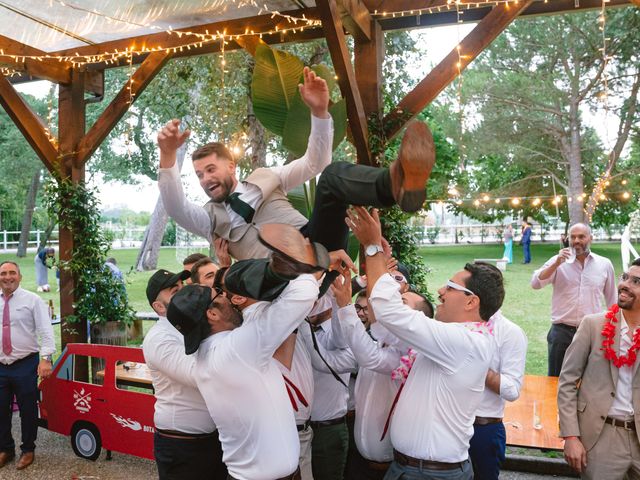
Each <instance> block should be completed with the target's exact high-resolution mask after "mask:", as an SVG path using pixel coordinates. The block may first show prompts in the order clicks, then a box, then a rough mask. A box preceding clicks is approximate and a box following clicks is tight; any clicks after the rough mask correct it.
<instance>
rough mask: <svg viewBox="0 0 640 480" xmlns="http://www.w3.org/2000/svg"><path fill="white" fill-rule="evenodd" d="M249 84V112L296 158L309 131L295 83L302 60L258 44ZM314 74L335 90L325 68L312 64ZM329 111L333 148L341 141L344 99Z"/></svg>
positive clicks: (298, 80)
mask: <svg viewBox="0 0 640 480" xmlns="http://www.w3.org/2000/svg"><path fill="white" fill-rule="evenodd" d="M255 62H256V63H255V68H254V71H253V79H252V82H251V98H252V101H253V110H254V112H255V115H256V117H257V118H258V120H260V122H261V123H262V125H264V127H265V128H266V129H268V130H270V131H271V132H273V133H275V134H276V135H278V136H281V137H282V146H283V147H285V148H286V149H287V150H288V151H289V152H291V153H292V154H293V155H294V156H296V157H300V156H302V155H303V154H304V152H305V151H306V149H307V141H308V139H309V134H310V132H311V116H310V113H309V108H308V107H307V106H306V105H305V104H304V102H303V100H302V97H301V96H300V91H299V89H298V84H299V83H301V82H302V70H303V68H304V64H303V62H302V60H300V59H299V58H298V57H296V56H295V55H293V54H290V53H287V52H285V51H282V50H276V49H272V48H270V47H268V46H265V45H259V46H258V47H257V49H256V55H255ZM312 68H313V69H314V71H315V72H316V73H317V74H318V75H319V76H321V77H322V78H324V79H325V80H327V83H328V85H329V87H330V88H331V87H333V88H332V89H335V80H334V79H333V74H332V73H331V71H330V70H329V68H328V67H326V66H325V65H315V66H313V67H312ZM329 112H330V113H331V116H332V117H333V120H334V136H333V148H334V149H335V148H336V147H337V146H338V145H339V144H340V142H341V141H342V140H343V139H344V136H345V134H346V128H347V109H346V104H345V102H344V99H340V100H339V101H338V102H336V103H333V104H332V105H331V106H330V107H329Z"/></svg>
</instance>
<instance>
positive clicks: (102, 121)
mask: <svg viewBox="0 0 640 480" xmlns="http://www.w3.org/2000/svg"><path fill="white" fill-rule="evenodd" d="M169 58H171V55H170V54H169V53H167V52H154V53H151V54H149V56H148V57H147V59H146V60H145V61H144V62H143V63H142V65H140V66H139V67H138V69H137V70H136V71H135V72H134V74H133V75H132V76H131V79H130V80H128V81H127V83H126V84H125V85H124V86H123V87H122V89H121V90H120V92H119V93H118V95H116V97H115V98H114V99H113V101H112V102H111V103H110V104H109V105H108V106H107V108H105V110H104V112H102V114H101V115H100V117H99V118H98V120H96V123H95V124H94V125H93V126H92V127H91V130H89V132H88V133H87V135H85V136H84V137H83V138H82V140H81V141H80V143H79V145H78V161H79V162H80V163H83V164H84V163H85V162H86V161H87V160H88V159H89V157H90V156H91V155H92V154H93V152H95V151H96V149H97V148H98V147H99V146H100V144H101V143H102V141H103V140H104V139H105V138H107V135H109V132H111V130H113V127H115V126H116V124H117V123H118V121H120V119H121V118H122V116H123V115H124V114H125V113H126V112H127V110H128V109H129V108H130V106H131V102H132V101H134V100H135V99H136V98H137V97H138V95H140V94H141V93H142V92H143V91H144V89H145V88H146V87H147V85H149V83H150V82H151V80H153V78H154V77H155V76H156V75H157V74H158V72H160V70H161V69H162V67H163V66H164V65H165V63H167V60H169Z"/></svg>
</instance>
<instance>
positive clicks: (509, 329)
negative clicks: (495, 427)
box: [476, 310, 527, 418]
mask: <svg viewBox="0 0 640 480" xmlns="http://www.w3.org/2000/svg"><path fill="white" fill-rule="evenodd" d="M489 323H490V325H492V328H493V343H494V352H493V357H492V358H491V363H490V366H489V368H490V369H491V370H493V371H494V372H498V373H499V374H500V395H498V394H497V393H495V392H494V391H493V390H491V389H490V388H485V389H484V393H483V394H482V400H481V401H480V406H479V407H478V411H477V412H476V416H478V417H489V418H501V417H503V416H504V405H505V402H514V401H516V400H517V399H518V397H520V389H521V388H522V381H523V379H524V368H525V362H526V359H527V336H526V335H525V333H524V332H523V331H522V329H521V328H520V327H519V326H518V325H516V324H515V323H513V322H512V321H511V320H509V319H507V318H506V317H505V316H504V315H502V313H501V312H500V311H499V310H498V311H497V312H496V313H495V314H494V315H493V316H492V317H491V319H490V320H489Z"/></svg>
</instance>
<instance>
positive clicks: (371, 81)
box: [0, 0, 640, 346]
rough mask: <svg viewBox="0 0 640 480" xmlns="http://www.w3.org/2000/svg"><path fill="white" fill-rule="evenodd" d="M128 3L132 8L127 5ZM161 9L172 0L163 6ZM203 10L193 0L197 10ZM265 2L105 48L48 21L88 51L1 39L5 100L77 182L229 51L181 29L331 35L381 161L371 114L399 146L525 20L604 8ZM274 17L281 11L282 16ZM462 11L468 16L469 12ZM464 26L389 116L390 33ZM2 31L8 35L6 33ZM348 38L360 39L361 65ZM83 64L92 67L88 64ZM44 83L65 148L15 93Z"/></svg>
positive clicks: (64, 247) (69, 337) (535, 3)
mask: <svg viewBox="0 0 640 480" xmlns="http://www.w3.org/2000/svg"><path fill="white" fill-rule="evenodd" d="M630 2H631V3H634V4H635V5H637V6H639V7H640V0H609V1H608V2H607V4H606V5H607V6H608V7H613V6H621V5H627V4H629V3H630ZM14 3H16V2H14ZM57 3H58V4H61V5H64V4H63V3H62V2H57ZM66 3H69V2H66ZM110 3H112V4H113V3H118V0H111V2H110ZM120 3H122V4H127V3H129V2H128V1H127V0H122V1H121V2H120ZM147 3H148V2H147ZM152 3H153V2H152ZM159 3H163V2H162V1H161V0H160V1H159ZM194 3H196V2H193V1H192V2H190V4H191V5H193V4H194ZM203 3H205V0H203ZM260 3H261V4H262V3H265V4H266V7H268V8H267V10H273V11H269V12H268V13H262V14H259V13H260V12H259V11H253V12H252V11H251V9H250V8H249V9H247V8H245V9H242V8H238V10H237V12H236V13H234V12H231V13H230V12H229V11H227V12H226V13H225V19H224V20H220V19H219V18H218V16H215V17H214V16H212V17H211V18H208V19H207V18H202V16H200V17H199V19H198V24H197V25H196V24H194V25H188V26H186V27H183V28H178V29H175V30H173V29H171V30H164V31H157V30H156V31H154V32H152V33H145V34H143V35H138V36H126V35H122V38H120V37H117V38H113V39H110V40H107V41H101V42H94V41H91V40H90V39H86V38H82V37H81V36H79V35H75V34H74V33H73V32H69V31H68V30H66V29H62V28H61V27H59V26H57V25H56V24H55V23H53V22H50V21H49V22H47V23H48V25H47V28H52V29H56V28H58V31H59V32H62V34H63V35H67V36H70V37H72V38H73V39H74V40H75V41H77V42H80V43H81V45H80V46H74V47H72V48H65V49H59V50H53V51H43V50H42V49H40V48H36V47H35V46H33V45H31V44H29V42H28V41H27V42H24V43H23V42H20V41H17V40H16V39H15V38H9V36H6V35H2V34H0V67H5V68H8V69H11V70H12V71H13V72H14V75H13V76H11V77H9V76H2V75H0V103H2V106H3V107H4V109H5V110H6V111H7V113H8V114H9V116H10V117H11V118H12V120H13V121H14V122H15V124H16V125H17V127H18V128H19V129H20V131H21V132H22V134H23V135H24V137H25V138H26V139H27V141H28V142H29V144H30V145H31V146H32V147H33V149H34V150H35V152H36V153H37V155H38V156H39V158H40V159H41V160H42V162H43V164H44V165H45V166H46V167H47V169H48V170H49V171H51V172H53V171H56V170H57V171H59V172H61V173H62V175H63V176H65V177H68V178H71V179H72V180H73V181H74V182H83V181H84V179H85V164H86V162H87V160H88V159H89V158H90V157H91V155H92V154H93V153H94V152H95V150H96V149H97V148H98V147H99V146H100V144H101V143H102V142H103V141H104V140H105V138H106V137H107V135H108V134H109V132H110V131H111V130H112V129H113V128H114V127H115V125H116V124H117V122H118V121H119V120H120V119H121V118H122V116H123V115H124V114H125V113H126V112H127V110H128V109H129V108H130V105H131V101H132V100H135V98H137V97H138V96H139V95H140V94H141V93H142V92H143V91H144V89H145V88H146V86H147V85H148V84H149V83H150V82H151V81H152V80H153V78H154V77H155V76H156V75H157V74H158V72H160V71H161V69H162V67H163V66H164V65H165V64H166V63H167V62H168V61H169V60H171V59H174V58H180V57H186V56H194V55H203V54H208V53H215V52H219V51H220V50H221V42H216V41H209V42H208V41H203V42H201V43H199V44H195V45H193V44H191V45H189V48H183V47H184V45H185V43H186V41H185V38H183V36H186V35H181V34H179V32H190V33H189V35H193V34H200V35H208V34H209V32H224V34H223V35H224V38H226V39H227V40H228V43H227V44H226V45H225V46H224V49H225V51H229V50H233V49H238V48H242V46H246V45H247V44H250V43H252V42H251V41H250V40H249V41H248V40H247V39H250V38H251V36H250V35H248V32H249V33H251V34H252V35H253V38H254V42H253V43H255V39H258V38H259V39H261V40H262V41H264V42H266V43H268V44H278V43H288V42H302V41H307V40H312V39H318V38H325V39H326V42H327V45H328V48H329V52H330V55H331V59H332V61H333V66H334V68H335V71H336V74H337V76H338V82H339V85H340V89H341V92H342V95H343V96H344V97H345V99H346V103H347V113H348V118H349V128H350V130H351V138H352V141H353V144H354V146H355V148H356V151H357V158H358V162H359V163H363V164H372V157H371V152H370V150H369V146H368V140H367V139H368V131H367V118H369V117H370V116H371V115H377V116H379V118H382V124H383V125H384V130H385V131H384V133H385V136H386V137H387V138H389V139H390V138H392V137H393V136H395V135H396V134H398V133H399V132H400V131H401V129H402V127H403V126H404V124H405V123H406V122H407V121H409V120H410V119H411V118H413V117H414V116H415V115H417V114H418V113H420V112H421V111H422V110H423V109H424V108H425V107H426V106H427V105H428V104H429V103H430V102H432V101H433V100H434V99H435V98H436V96H437V95H438V94H439V93H440V92H441V91H442V90H443V89H444V88H445V87H446V86H447V85H449V84H450V83H451V82H452V81H453V80H454V79H455V78H456V76H457V75H459V73H460V72H461V71H462V70H464V68H465V67H466V66H467V65H468V64H469V63H471V62H472V61H473V60H474V59H475V58H476V57H477V56H478V55H479V54H480V53H481V52H482V51H483V50H484V49H485V48H486V47H487V46H488V45H489V44H490V43H491V42H492V41H493V40H494V39H495V38H496V37H497V36H498V35H499V34H500V33H501V32H502V31H503V30H504V29H505V28H506V27H507V26H508V25H509V24H510V23H511V22H512V21H513V20H514V19H515V18H516V17H518V16H528V15H542V14H550V13H557V12H564V11H574V10H579V9H594V8H600V7H601V6H602V0H515V1H513V0H512V1H511V2H505V1H504V0H497V1H486V0H481V1H478V2H475V1H474V2H470V1H469V0H457V1H456V0H316V1H315V5H313V3H314V2H311V1H309V0H268V1H266V2H260ZM283 6H285V7H286V9H283V8H282V7H283ZM3 7H4V8H7V7H6V6H4V5H3ZM271 7H272V8H271ZM254 10H257V9H254ZM285 10H286V11H285ZM1 11H2V9H1V8H0V12H1ZM275 11H278V12H282V13H281V14H280V13H278V14H274V13H273V12H275ZM459 12H463V15H460V13H459ZM23 13H25V18H30V19H31V20H32V21H33V19H34V18H35V19H36V20H37V19H38V12H37V11H32V12H23ZM183 13H186V14H188V13H189V12H183ZM287 16H289V17H287ZM290 17H295V18H297V19H300V18H304V19H306V20H310V21H313V20H316V21H317V22H315V23H314V24H312V23H306V24H305V26H304V28H297V29H296V30H293V31H292V29H291V26H292V24H291V21H290ZM216 19H217V20H216ZM60 20H61V21H62V20H63V19H60ZM458 20H461V21H463V22H478V23H477V25H476V26H475V28H474V29H473V30H472V31H471V32H470V33H469V34H468V35H467V36H466V37H465V39H464V40H462V42H461V43H460V45H459V46H458V48H459V51H460V54H459V51H458V48H455V49H453V50H452V51H451V53H449V54H448V55H447V56H446V57H445V58H444V59H443V60H442V61H441V62H440V63H439V64H438V65H437V66H435V67H434V68H433V69H432V70H431V72H429V73H428V74H427V75H426V76H425V78H424V79H423V80H422V81H421V82H420V83H418V85H417V86H416V87H415V88H414V89H413V90H412V91H410V92H409V93H408V94H407V95H406V96H405V97H404V98H403V99H402V100H401V101H400V102H399V104H398V105H397V107H396V108H394V109H393V110H392V111H390V112H387V113H386V114H385V112H383V111H382V100H381V86H382V75H381V71H382V63H383V59H384V32H385V31H387V30H397V29H415V28H425V27H431V26H436V25H445V24H455V23H457V22H458ZM4 23H7V22H3V24H4ZM0 33H5V30H3V28H2V27H0ZM346 35H351V36H353V39H354V47H355V48H354V62H353V63H352V62H351V54H350V52H349V50H348V48H347V43H346ZM108 52H132V53H131V54H129V55H127V56H120V57H119V58H115V57H113V56H110V57H107V56H105V54H106V53H108ZM87 57H93V58H92V59H93V60H94V61H86V59H87ZM80 58H82V59H84V60H83V61H80V60H79V59H80ZM129 64H135V65H138V68H137V69H136V71H135V73H133V75H132V76H131V78H130V79H129V80H128V81H127V83H126V84H125V85H123V87H122V89H121V90H120V92H119V93H118V94H117V95H116V97H115V98H114V99H113V100H112V101H111V102H110V103H109V104H108V105H106V106H105V109H104V111H103V113H102V114H101V116H100V117H99V119H98V120H97V121H96V122H95V124H94V125H93V126H91V128H90V129H89V130H88V131H87V129H86V123H85V106H86V103H87V101H88V100H91V101H95V100H96V99H101V97H102V95H103V93H104V75H105V70H107V69H109V68H114V67H119V66H124V65H129ZM15 72H17V75H16V74H15ZM39 79H43V80H49V81H51V82H53V83H56V84H58V85H59V90H58V109H59V118H58V121H59V126H58V140H57V142H55V141H52V139H51V137H50V134H49V132H48V131H47V130H46V128H45V123H44V122H43V120H42V119H41V118H39V117H38V116H37V115H36V114H35V113H34V112H33V111H32V109H31V108H30V107H29V105H28V104H27V103H26V102H25V100H24V99H23V98H22V97H21V96H20V94H19V93H18V92H17V91H16V90H15V88H14V85H15V84H16V83H20V82H26V81H31V80H39ZM87 96H88V97H89V98H87ZM62 214H63V215H64V213H62ZM80 233H81V232H80ZM74 241H75V238H74V232H71V231H69V230H66V229H62V228H61V230H60V258H61V259H62V260H68V259H69V258H70V255H71V252H72V249H73V245H74ZM73 291H74V279H73V278H72V276H71V275H70V274H69V273H68V272H65V271H63V272H62V275H61V291H60V304H61V309H60V310H61V316H62V318H63V319H64V318H66V317H67V316H68V315H70V314H72V313H73V303H74V298H73ZM65 326H66V323H65V322H64V320H63V322H62V326H61V328H62V344H63V346H64V345H65V344H66V343H69V342H86V341H87V331H86V325H84V324H82V323H77V324H74V325H73V330H70V329H67V328H65Z"/></svg>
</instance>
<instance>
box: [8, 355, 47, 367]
mask: <svg viewBox="0 0 640 480" xmlns="http://www.w3.org/2000/svg"><path fill="white" fill-rule="evenodd" d="M36 355H38V352H32V353H30V354H29V355H27V356H26V357H22V358H19V359H18V360H14V361H13V362H11V363H2V362H0V364H1V365H3V366H5V367H12V366H14V365H18V364H19V363H21V362H24V361H26V360H29V359H31V358H33V357H35V356H36Z"/></svg>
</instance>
